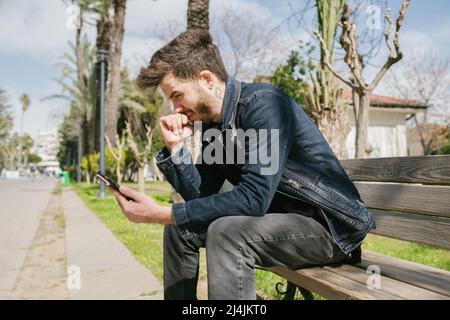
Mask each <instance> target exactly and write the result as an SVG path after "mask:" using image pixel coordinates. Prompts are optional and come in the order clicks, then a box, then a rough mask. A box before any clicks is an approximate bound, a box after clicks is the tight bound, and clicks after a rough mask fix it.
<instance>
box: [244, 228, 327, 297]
mask: <svg viewBox="0 0 450 320" xmlns="http://www.w3.org/2000/svg"><path fill="white" fill-rule="evenodd" d="M326 236H327V235H326V233H323V234H320V235H317V236H316V235H312V236H303V235H302V236H294V237H283V238H281V239H278V238H277V239H258V240H249V241H242V242H241V243H239V270H238V272H239V276H238V289H239V299H240V300H242V299H243V285H242V282H243V278H244V275H243V268H242V265H243V263H244V262H243V261H244V255H243V253H242V251H243V250H244V249H245V248H244V246H246V245H248V244H249V243H254V242H263V241H286V240H299V239H302V240H305V239H315V238H325V237H326ZM333 253H334V250H333ZM333 253H332V256H333ZM328 260H329V259H328Z"/></svg>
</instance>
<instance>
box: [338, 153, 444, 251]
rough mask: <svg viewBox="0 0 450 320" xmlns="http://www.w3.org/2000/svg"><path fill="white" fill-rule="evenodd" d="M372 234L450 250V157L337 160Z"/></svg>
mask: <svg viewBox="0 0 450 320" xmlns="http://www.w3.org/2000/svg"><path fill="white" fill-rule="evenodd" d="M341 163H342V165H343V167H344V168H345V170H346V172H347V174H348V175H349V177H350V178H351V179H352V181H353V182H354V183H355V186H356V187H357V189H358V191H359V192H360V194H361V197H362V199H363V200H364V202H365V203H366V205H367V206H368V207H369V208H370V211H371V212H372V213H373V215H374V217H375V220H376V223H377V229H374V230H372V233H374V234H378V235H382V236H386V237H390V238H396V239H400V240H406V241H412V242H417V243H424V244H428V245H431V246H434V247H439V248H444V249H447V250H450V155H445V156H421V157H399V158H378V159H353V160H342V161H341Z"/></svg>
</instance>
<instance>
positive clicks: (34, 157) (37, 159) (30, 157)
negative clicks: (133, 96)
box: [28, 153, 42, 163]
mask: <svg viewBox="0 0 450 320" xmlns="http://www.w3.org/2000/svg"><path fill="white" fill-rule="evenodd" d="M41 160H42V159H41V157H39V156H38V155H37V154H34V153H31V154H29V155H28V163H39V162H41Z"/></svg>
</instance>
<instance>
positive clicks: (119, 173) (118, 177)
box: [116, 158, 122, 184]
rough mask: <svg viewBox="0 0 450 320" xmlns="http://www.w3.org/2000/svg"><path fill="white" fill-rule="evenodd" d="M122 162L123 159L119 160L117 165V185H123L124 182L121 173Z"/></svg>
mask: <svg viewBox="0 0 450 320" xmlns="http://www.w3.org/2000/svg"><path fill="white" fill-rule="evenodd" d="M120 161H121V159H120V158H119V160H117V164H116V178H117V183H119V184H120V183H121V182H122V174H121V172H120Z"/></svg>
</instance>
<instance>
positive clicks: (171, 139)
mask: <svg viewBox="0 0 450 320" xmlns="http://www.w3.org/2000/svg"><path fill="white" fill-rule="evenodd" d="M159 127H160V128H161V133H162V136H163V138H164V143H165V145H166V148H167V149H168V150H169V152H170V153H172V150H173V149H174V148H175V147H176V146H178V145H179V144H183V143H184V139H185V138H187V137H189V136H191V135H192V134H193V133H194V127H193V126H191V125H189V122H188V117H187V116H186V115H184V114H182V113H175V114H171V115H168V116H164V117H161V118H160V119H159Z"/></svg>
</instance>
